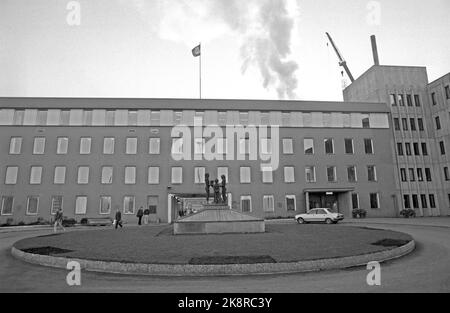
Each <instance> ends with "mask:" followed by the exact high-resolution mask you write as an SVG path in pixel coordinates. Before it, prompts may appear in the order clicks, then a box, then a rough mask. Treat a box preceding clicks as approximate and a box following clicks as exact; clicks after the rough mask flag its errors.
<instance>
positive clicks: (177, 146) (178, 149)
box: [172, 138, 183, 154]
mask: <svg viewBox="0 0 450 313" xmlns="http://www.w3.org/2000/svg"><path fill="white" fill-rule="evenodd" d="M172 154H183V138H172Z"/></svg>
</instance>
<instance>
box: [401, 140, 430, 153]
mask: <svg viewBox="0 0 450 313" xmlns="http://www.w3.org/2000/svg"><path fill="white" fill-rule="evenodd" d="M413 152H414V155H415V156H420V155H423V156H428V146H427V144H426V143H425V142H420V143H419V142H413V143H412V144H411V143H410V142H405V143H403V142H398V143H397V154H398V155H399V156H405V155H407V156H411V155H413ZM421 152H422V154H421Z"/></svg>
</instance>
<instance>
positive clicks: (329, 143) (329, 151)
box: [324, 138, 334, 154]
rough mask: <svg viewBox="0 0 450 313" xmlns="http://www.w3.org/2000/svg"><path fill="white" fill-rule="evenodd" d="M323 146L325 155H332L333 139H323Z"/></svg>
mask: <svg viewBox="0 0 450 313" xmlns="http://www.w3.org/2000/svg"><path fill="white" fill-rule="evenodd" d="M324 144H325V153H326V154H334V143H333V139H330V138H328V139H325V140H324Z"/></svg>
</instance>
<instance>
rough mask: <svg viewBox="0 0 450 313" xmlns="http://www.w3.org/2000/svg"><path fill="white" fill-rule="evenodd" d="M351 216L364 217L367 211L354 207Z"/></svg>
mask: <svg viewBox="0 0 450 313" xmlns="http://www.w3.org/2000/svg"><path fill="white" fill-rule="evenodd" d="M352 216H353V218H366V216H367V211H366V210H364V209H354V210H353V211H352Z"/></svg>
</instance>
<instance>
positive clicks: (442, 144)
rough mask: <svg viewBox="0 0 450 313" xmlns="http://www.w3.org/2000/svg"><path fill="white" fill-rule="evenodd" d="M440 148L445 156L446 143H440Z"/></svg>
mask: <svg viewBox="0 0 450 313" xmlns="http://www.w3.org/2000/svg"><path fill="white" fill-rule="evenodd" d="M439 147H440V150H441V155H445V143H444V142H443V141H441V142H439Z"/></svg>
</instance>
